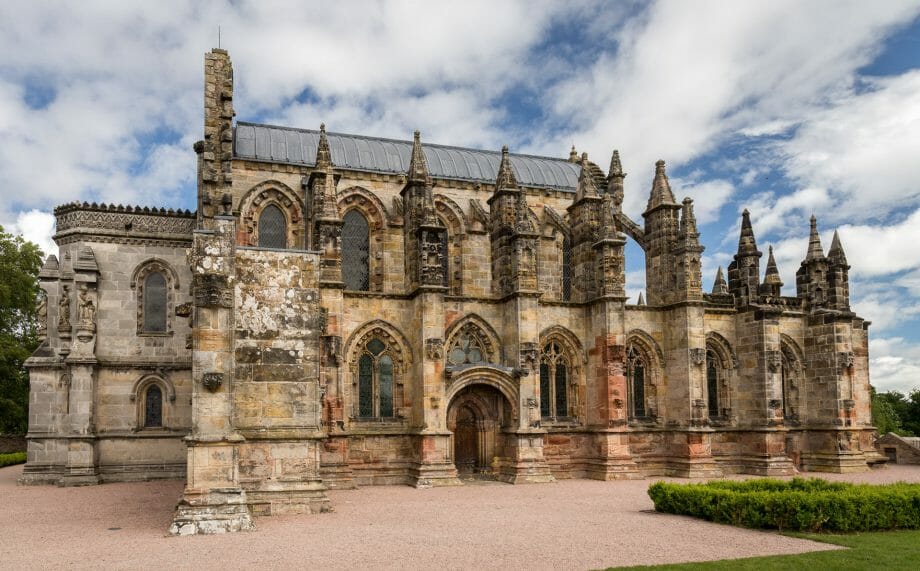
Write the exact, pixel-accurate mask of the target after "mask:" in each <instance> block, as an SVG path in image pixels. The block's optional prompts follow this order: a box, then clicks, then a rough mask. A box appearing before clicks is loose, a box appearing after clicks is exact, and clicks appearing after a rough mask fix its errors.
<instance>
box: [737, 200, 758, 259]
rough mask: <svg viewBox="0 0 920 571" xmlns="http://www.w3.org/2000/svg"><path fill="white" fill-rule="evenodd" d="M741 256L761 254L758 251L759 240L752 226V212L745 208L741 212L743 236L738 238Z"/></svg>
mask: <svg viewBox="0 0 920 571" xmlns="http://www.w3.org/2000/svg"><path fill="white" fill-rule="evenodd" d="M738 255H739V256H752V255H756V256H760V252H758V251H757V240H756V239H755V238H754V229H753V228H752V227H751V213H750V212H748V209H747V208H745V209H744V211H743V212H742V213H741V236H740V237H739V238H738Z"/></svg>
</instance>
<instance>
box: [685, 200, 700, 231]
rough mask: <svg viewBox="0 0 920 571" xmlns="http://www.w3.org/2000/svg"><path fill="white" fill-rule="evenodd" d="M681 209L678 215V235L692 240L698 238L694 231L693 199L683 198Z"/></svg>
mask: <svg viewBox="0 0 920 571" xmlns="http://www.w3.org/2000/svg"><path fill="white" fill-rule="evenodd" d="M682 204H683V208H681V214H680V233H681V234H682V235H684V236H685V237H686V238H690V239H694V238H697V237H699V232H697V230H696V215H695V214H694V213H693V199H692V198H690V197H689V196H687V197H685V198H684V201H683V203H682Z"/></svg>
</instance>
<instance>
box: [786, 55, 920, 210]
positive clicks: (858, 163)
mask: <svg viewBox="0 0 920 571" xmlns="http://www.w3.org/2000/svg"><path fill="white" fill-rule="evenodd" d="M866 81H867V86H866V87H867V88H868V91H864V92H857V91H852V90H850V91H847V92H846V94H845V95H844V96H842V97H840V98H839V99H837V100H836V101H834V102H833V104H832V105H831V106H829V107H827V108H825V109H823V110H818V111H815V112H814V113H812V114H811V115H810V116H809V117H808V119H807V120H806V121H804V122H803V123H802V125H801V126H800V127H799V129H798V130H797V131H796V134H795V136H794V137H792V138H791V139H790V140H789V141H787V142H784V143H782V144H781V145H780V147H781V152H782V153H783V155H784V158H785V169H786V171H787V174H788V175H789V176H790V177H791V178H792V179H793V180H795V181H797V182H799V183H800V184H801V185H802V186H805V187H812V188H820V189H829V191H830V193H831V194H832V196H833V199H834V203H835V208H834V209H833V210H829V211H828V212H829V214H830V215H831V216H833V217H834V220H841V221H842V220H853V219H856V220H867V219H870V218H872V217H879V216H885V215H887V214H888V213H890V212H897V211H898V210H900V209H901V208H903V207H904V206H905V205H912V204H916V203H917V202H918V199H920V186H918V184H917V181H918V180H920V160H918V159H917V157H920V95H918V94H920V70H914V71H910V72H906V73H904V74H902V75H899V76H894V77H887V78H877V79H871V80H866Z"/></svg>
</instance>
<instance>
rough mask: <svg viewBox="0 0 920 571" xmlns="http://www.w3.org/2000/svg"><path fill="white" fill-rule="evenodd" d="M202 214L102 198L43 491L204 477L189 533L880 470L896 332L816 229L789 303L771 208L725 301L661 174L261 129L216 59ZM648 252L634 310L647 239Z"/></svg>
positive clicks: (726, 284) (58, 298) (32, 434)
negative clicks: (357, 500)
mask: <svg viewBox="0 0 920 571" xmlns="http://www.w3.org/2000/svg"><path fill="white" fill-rule="evenodd" d="M204 102H205V105H204V139H203V140H202V141H200V142H198V143H197V144H196V145H195V152H196V153H197V156H198V207H197V210H196V212H188V211H173V210H164V209H157V208H138V207H122V206H106V205H97V204H86V203H82V204H79V203H73V204H67V205H64V206H61V207H59V208H57V209H56V211H55V214H56V217H57V234H56V236H55V240H56V241H57V243H58V244H59V246H60V258H59V259H56V258H54V257H51V258H49V259H48V261H47V263H46V264H45V266H44V268H43V269H42V271H41V274H40V280H41V287H42V289H43V290H44V292H45V294H46V296H45V297H44V298H43V301H42V307H41V311H42V315H43V316H44V320H43V322H44V324H45V325H44V328H43V334H44V336H45V339H44V342H43V344H42V345H41V347H40V348H39V349H38V350H37V351H36V353H35V354H34V355H33V356H32V358H31V359H30V360H29V362H28V366H29V369H30V375H31V397H30V398H31V401H30V402H31V405H30V427H29V436H28V438H29V451H28V463H27V464H26V467H25V471H24V473H23V476H22V482H23V483H46V482H47V483H58V484H61V485H81V484H95V483H98V482H103V481H117V480H131V479H149V478H175V477H185V478H186V479H187V486H186V488H185V491H184V493H183V497H182V499H181V501H180V503H179V507H178V509H177V513H176V519H175V523H174V525H173V528H172V531H173V532H174V533H182V534H185V533H211V532H217V531H227V530H236V529H242V528H247V527H249V526H250V525H251V520H250V515H251V514H275V513H292V512H293V513H296V512H316V511H323V510H325V509H328V507H329V500H328V499H327V496H326V494H325V490H327V489H328V488H333V487H334V488H348V487H354V486H360V485H372V484H397V483H400V484H411V485H415V486H438V485H452V484H458V483H460V482H461V478H462V477H463V476H464V475H467V474H470V475H472V474H479V475H484V476H488V477H492V478H495V479H498V480H501V481H505V482H513V483H519V482H551V481H553V480H555V479H560V478H595V479H601V480H611V479H617V478H638V477H643V476H650V475H676V476H688V477H696V476H718V475H720V474H726V473H747V474H766V475H774V474H775V475H780V474H790V473H793V472H795V471H796V470H797V469H803V470H816V471H834V472H845V471H856V470H864V469H866V467H867V464H868V463H871V462H872V461H874V459H875V458H876V453H875V452H874V449H873V447H872V438H873V428H872V427H871V426H870V420H869V419H870V407H869V394H868V391H869V373H868V354H867V325H868V323H867V322H865V321H864V320H863V319H861V318H859V317H857V316H856V315H854V314H853V312H852V311H851V310H850V306H849V291H848V278H847V271H848V268H849V266H848V265H847V261H846V258H845V256H844V252H843V248H842V247H841V244H840V241H839V239H838V238H837V237H836V236H835V237H834V242H833V244H832V245H831V247H830V250H829V251H828V253H827V254H825V253H824V251H823V250H822V247H821V244H820V241H819V238H818V233H817V230H816V226H815V222H814V220H812V227H811V242H810V244H809V248H808V251H807V254H806V256H805V259H804V261H803V262H802V265H801V268H800V269H799V270H798V274H797V279H796V284H795V286H796V295H795V296H794V297H789V296H783V295H782V293H781V287H782V285H783V284H782V283H781V281H780V278H779V273H778V271H777V268H776V264H775V262H774V261H773V257H772V253H771V255H770V256H769V257H768V261H767V264H766V271H765V275H764V276H763V277H762V276H761V257H762V252H761V251H760V250H759V249H758V247H757V244H756V242H755V239H754V233H753V230H752V225H751V220H750V217H749V215H748V213H747V212H745V213H744V216H743V219H742V225H741V237H740V241H739V245H738V253H737V255H736V256H735V259H734V261H733V262H732V263H731V265H730V266H729V268H728V274H727V280H726V279H725V278H724V277H723V274H722V271H721V269H720V270H719V274H718V276H717V279H716V282H715V287H714V288H713V291H712V293H704V292H703V290H702V283H701V282H702V278H701V275H700V255H701V253H702V251H703V248H702V246H701V245H700V242H699V234H698V232H697V228H696V222H695V218H694V212H693V203H692V201H691V200H689V199H684V200H683V202H677V201H676V200H675V198H674V195H673V194H672V191H671V188H670V186H669V183H668V178H667V176H666V174H665V168H664V163H663V162H659V163H658V165H657V168H656V174H655V177H654V180H653V181H652V184H651V192H650V195H649V199H648V207H647V208H646V210H645V212H644V213H643V215H642V216H643V219H644V220H643V223H642V224H639V223H636V222H634V221H633V220H631V219H630V218H629V217H627V215H626V214H625V213H624V212H623V211H622V210H621V203H622V201H623V179H624V177H625V176H626V174H625V173H624V172H623V169H622V167H621V164H620V158H619V156H618V154H617V152H616V151H614V152H613V157H612V160H611V163H610V168H609V171H608V172H607V173H606V174H605V173H604V172H603V171H602V170H601V169H600V168H599V167H598V166H597V165H595V164H594V163H592V162H590V161H588V159H587V157H586V156H584V155H583V156H581V157H579V156H577V155H576V154H575V153H574V152H573V153H572V154H571V156H570V157H569V158H568V159H556V158H547V157H535V156H527V155H515V154H510V153H508V151H507V149H503V150H502V151H501V152H500V153H498V152H491V151H479V150H471V149H463V148H456V147H446V146H437V145H422V144H421V142H420V138H419V134H418V133H416V134H415V139H414V141H413V142H411V143H409V142H405V141H396V140H386V139H377V138H370V137H363V136H355V135H341V134H332V133H328V134H327V133H326V132H325V130H324V129H323V128H322V127H321V128H320V130H319V131H312V130H301V129H291V128H282V127H274V126H268V125H258V124H252V123H244V122H235V123H234V120H233V118H234V115H235V112H234V108H233V73H232V68H231V64H230V59H229V57H228V55H227V53H226V52H225V51H223V50H213V51H212V52H211V53H209V54H207V56H206V59H205V91H204ZM627 239H632V240H634V241H635V242H637V243H638V245H639V246H641V248H642V249H643V250H644V252H645V256H646V284H647V285H646V293H645V300H644V301H643V300H642V299H641V298H640V300H639V302H638V304H631V303H628V302H629V300H628V299H627V296H626V292H625V288H624V286H625V259H624V246H625V244H626V241H627Z"/></svg>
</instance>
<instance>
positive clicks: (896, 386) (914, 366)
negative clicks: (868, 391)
mask: <svg viewBox="0 0 920 571" xmlns="http://www.w3.org/2000/svg"><path fill="white" fill-rule="evenodd" d="M869 370H870V371H871V374H872V376H871V378H870V382H871V383H872V386H874V387H875V388H876V390H878V391H879V392H887V391H901V392H903V393H905V394H907V393H910V391H912V390H915V389H920V343H912V342H910V341H907V340H905V339H904V338H903V337H890V338H885V337H880V338H870V340H869Z"/></svg>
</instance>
